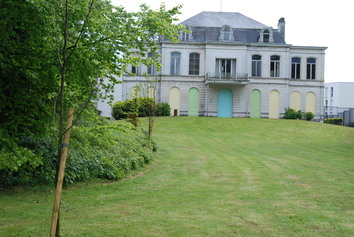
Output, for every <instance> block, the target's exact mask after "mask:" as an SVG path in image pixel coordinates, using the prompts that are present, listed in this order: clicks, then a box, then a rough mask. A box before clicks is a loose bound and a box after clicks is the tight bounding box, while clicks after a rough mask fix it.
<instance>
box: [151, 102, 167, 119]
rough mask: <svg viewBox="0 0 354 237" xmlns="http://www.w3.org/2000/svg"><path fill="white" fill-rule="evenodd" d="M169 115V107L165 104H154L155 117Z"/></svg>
mask: <svg viewBox="0 0 354 237" xmlns="http://www.w3.org/2000/svg"><path fill="white" fill-rule="evenodd" d="M170 114H171V107H170V105H169V104H168V103H166V102H161V103H157V104H156V112H155V115H156V116H170Z"/></svg>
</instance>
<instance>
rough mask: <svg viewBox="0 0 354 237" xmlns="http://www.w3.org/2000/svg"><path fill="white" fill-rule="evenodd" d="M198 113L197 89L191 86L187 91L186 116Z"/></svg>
mask: <svg viewBox="0 0 354 237" xmlns="http://www.w3.org/2000/svg"><path fill="white" fill-rule="evenodd" d="M198 115H199V91H198V89H197V88H191V89H190V90H189V92H188V116H198Z"/></svg>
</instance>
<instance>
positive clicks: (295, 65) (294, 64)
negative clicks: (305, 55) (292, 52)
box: [291, 57, 301, 79]
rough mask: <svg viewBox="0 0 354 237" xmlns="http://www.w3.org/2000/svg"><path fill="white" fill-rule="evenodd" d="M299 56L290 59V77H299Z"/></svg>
mask: <svg viewBox="0 0 354 237" xmlns="http://www.w3.org/2000/svg"><path fill="white" fill-rule="evenodd" d="M300 62H301V59H300V58H297V57H295V58H292V59H291V79H300V65H301V64H300Z"/></svg>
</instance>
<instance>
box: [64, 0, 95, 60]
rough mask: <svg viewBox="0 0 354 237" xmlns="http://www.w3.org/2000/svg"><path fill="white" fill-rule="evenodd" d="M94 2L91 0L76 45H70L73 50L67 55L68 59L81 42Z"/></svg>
mask: <svg viewBox="0 0 354 237" xmlns="http://www.w3.org/2000/svg"><path fill="white" fill-rule="evenodd" d="M93 2H94V0H91V2H90V5H89V8H88V11H87V14H86V16H85V20H84V23H83V24H82V27H81V31H80V33H79V36H78V37H77V38H76V41H75V43H74V45H73V46H71V47H70V48H72V49H73V50H72V51H71V52H70V53H69V55H68V56H67V58H66V60H68V59H69V58H70V57H71V55H73V53H74V52H75V50H76V48H77V44H78V43H79V40H80V39H81V37H82V35H83V34H84V29H85V26H86V23H87V21H88V17H89V15H90V14H91V11H92V6H93Z"/></svg>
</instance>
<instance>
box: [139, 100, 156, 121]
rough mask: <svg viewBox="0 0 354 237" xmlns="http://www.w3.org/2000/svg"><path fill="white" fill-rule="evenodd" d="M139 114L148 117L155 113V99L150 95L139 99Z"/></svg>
mask: <svg viewBox="0 0 354 237" xmlns="http://www.w3.org/2000/svg"><path fill="white" fill-rule="evenodd" d="M138 103H139V116H140V117H148V116H150V115H154V114H155V101H154V100H153V99H152V98H150V97H143V98H140V99H139V102H138Z"/></svg>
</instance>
